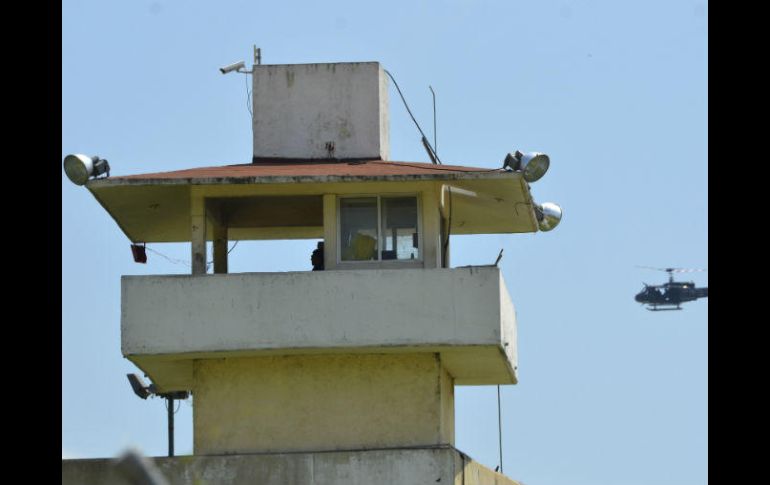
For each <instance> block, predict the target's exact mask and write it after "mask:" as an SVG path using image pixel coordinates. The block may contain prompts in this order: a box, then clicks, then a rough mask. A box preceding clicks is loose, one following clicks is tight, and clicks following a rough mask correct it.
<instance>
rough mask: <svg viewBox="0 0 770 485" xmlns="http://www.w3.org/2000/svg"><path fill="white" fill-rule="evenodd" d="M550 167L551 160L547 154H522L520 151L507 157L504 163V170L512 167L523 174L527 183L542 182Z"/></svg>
mask: <svg viewBox="0 0 770 485" xmlns="http://www.w3.org/2000/svg"><path fill="white" fill-rule="evenodd" d="M550 165H551V159H550V158H548V155H546V154H545V153H540V152H530V153H521V152H520V151H518V150H516V152H514V153H509V154H508V155H506V156H505V161H504V162H503V168H506V167H511V169H512V170H515V171H517V172H522V174H523V175H524V180H526V181H527V182H535V181H537V180H540V178H541V177H542V176H543V175H545V173H546V172H547V171H548V167H549V166H550Z"/></svg>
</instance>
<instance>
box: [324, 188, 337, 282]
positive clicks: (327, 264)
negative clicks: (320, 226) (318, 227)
mask: <svg viewBox="0 0 770 485" xmlns="http://www.w3.org/2000/svg"><path fill="white" fill-rule="evenodd" d="M336 267H337V196H336V195H334V194H324V269H326V270H330V269H335V268H336Z"/></svg>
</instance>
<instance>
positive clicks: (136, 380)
mask: <svg viewBox="0 0 770 485" xmlns="http://www.w3.org/2000/svg"><path fill="white" fill-rule="evenodd" d="M126 377H128V382H129V383H130V384H131V389H133V390H134V394H136V395H137V396H139V397H141V398H142V399H147V398H148V397H149V396H151V395H152V394H155V386H154V385H152V384H150V385H149V386H148V385H146V384H145V383H144V381H143V380H142V378H141V377H139V376H138V375H136V374H126Z"/></svg>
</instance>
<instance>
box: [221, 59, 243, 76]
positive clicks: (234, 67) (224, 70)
mask: <svg viewBox="0 0 770 485" xmlns="http://www.w3.org/2000/svg"><path fill="white" fill-rule="evenodd" d="M239 69H246V63H245V62H243V61H239V62H236V63H233V64H230V65H229V66H225V67H220V68H219V71H220V72H221V73H222V74H227V73H229V72H233V71H237V72H240V71H238V70H239Z"/></svg>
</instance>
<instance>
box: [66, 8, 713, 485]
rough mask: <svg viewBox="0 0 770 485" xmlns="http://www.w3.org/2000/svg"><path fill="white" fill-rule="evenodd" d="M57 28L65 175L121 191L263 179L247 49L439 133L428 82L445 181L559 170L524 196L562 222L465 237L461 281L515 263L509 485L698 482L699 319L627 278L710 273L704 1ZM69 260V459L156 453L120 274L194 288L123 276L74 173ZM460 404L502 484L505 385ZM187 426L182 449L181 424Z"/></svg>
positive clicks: (456, 240) (160, 427)
mask: <svg viewBox="0 0 770 485" xmlns="http://www.w3.org/2000/svg"><path fill="white" fill-rule="evenodd" d="M62 14H63V18H62V147H61V150H62V151H61V153H62V157H63V156H64V155H65V154H68V153H88V154H98V155H101V156H103V157H105V158H107V159H108V160H109V161H110V164H111V165H112V173H113V175H125V174H133V173H143V172H152V171H165V170H176V169H182V168H190V167H198V166H210V165H224V164H231V163H245V162H248V161H250V157H251V127H250V122H249V114H248V112H247V110H246V83H245V79H244V78H245V76H242V75H228V76H222V75H221V74H220V73H219V71H218V70H217V68H218V67H219V66H222V65H225V64H229V63H231V62H235V61H237V60H241V59H243V60H246V61H250V58H251V49H252V45H253V44H256V45H257V46H259V47H261V48H262V53H263V63H265V64H286V63H309V62H333V61H379V62H381V63H382V64H383V65H384V67H385V68H386V69H388V70H389V71H390V72H392V73H393V75H394V76H396V79H397V81H398V83H399V85H400V86H401V88H402V90H403V91H404V94H405V95H406V97H407V100H408V101H409V103H410V105H411V107H412V110H413V112H414V113H415V115H416V116H417V118H418V120H419V121H420V122H421V124H422V125H423V128H424V129H426V130H427V131H428V133H429V134H430V133H431V132H432V106H431V95H430V91H429V89H428V86H429V85H432V86H433V88H434V90H435V91H436V94H437V104H438V107H437V111H438V151H439V154H440V155H441V157H442V159H443V160H444V162H445V163H452V164H460V165H470V166H479V167H490V168H492V167H499V166H501V164H502V160H503V158H504V156H505V154H506V153H507V152H509V151H513V150H516V149H519V150H522V151H531V150H537V151H543V152H546V153H548V154H549V155H550V156H551V170H550V171H549V172H548V174H547V175H546V176H545V177H544V178H543V179H541V180H540V181H539V182H537V183H535V184H533V185H532V190H533V193H534V195H535V198H536V199H537V200H538V201H554V202H557V203H559V204H560V205H561V206H562V207H563V208H564V214H565V215H564V220H563V222H562V224H561V225H560V226H559V227H558V228H557V229H556V230H554V231H552V232H549V233H538V234H528V235H490V236H463V237H453V240H452V242H453V252H452V262H453V265H456V266H461V265H466V264H474V263H480V264H487V263H490V262H492V261H494V259H495V257H496V256H497V253H498V252H499V250H500V249H501V248H504V249H505V256H504V258H503V260H502V262H501V267H502V269H503V272H504V277H505V280H506V283H507V285H508V289H509V291H510V293H511V297H512V299H513V302H514V305H515V306H516V311H517V316H518V322H519V377H520V383H519V384H518V385H516V386H505V387H503V389H502V401H503V453H504V457H503V458H504V470H505V472H506V474H507V475H509V476H511V477H512V478H515V479H518V480H521V481H523V482H525V483H527V484H528V485H535V484H537V485H557V484H570V485H649V484H670V485H689V484H704V483H707V458H708V423H707V416H708V369H707V359H708V300H700V301H697V302H693V303H689V304H687V305H686V306H685V310H684V311H681V312H658V313H653V312H648V311H646V310H644V309H643V308H642V307H641V306H640V305H639V304H638V303H636V302H634V300H633V296H634V294H635V293H636V292H638V291H639V290H640V288H641V286H642V281H645V282H648V283H655V282H662V281H664V280H665V277H666V275H665V274H663V273H656V272H653V271H649V270H643V269H639V268H636V267H635V266H636V265H647V266H679V267H690V268H703V267H707V266H708V189H707V180H708V176H707V162H708V160H707V135H708V128H707V117H708V101H707V91H708V79H707V67H708V64H707V54H708V45H707V34H708V30H707V18H708V6H707V4H706V3H705V2H702V1H699V0H688V1H668V0H666V1H664V0H650V1H646V2H616V1H610V0H597V1H592V2H589V1H567V0H562V1H557V2H551V1H547V2H535V1H530V2H523V1H482V0H447V1H443V2H426V1H416V0H411V1H400V0H399V1H391V2H361V1H339V2H335V1H326V2H313V1H302V2H300V1H285V2H254V1H239V2H206V1H184V2H182V1H150V0H146V1H140V2H103V1H95V0H93V1H91V0H89V1H74V0H65V1H64V2H63V5H62ZM390 100H391V103H390V119H391V158H392V159H393V160H401V161H428V160H427V157H426V155H425V152H424V150H423V148H422V146H421V144H420V138H419V135H418V133H417V131H416V129H415V128H414V126H413V125H412V122H411V120H410V119H409V117H408V115H407V113H406V111H405V110H404V108H403V106H402V105H401V103H400V101H399V99H398V97H397V94H396V92H395V90H394V89H393V87H392V86H391V92H390ZM62 243H63V244H62V261H63V262H62V292H63V294H62V456H65V457H104V456H114V455H115V454H117V453H118V452H120V451H121V450H122V449H123V448H124V447H126V446H127V445H135V446H138V447H140V448H141V449H142V450H143V451H144V452H145V453H147V454H151V455H164V454H165V452H166V428H165V426H166V416H165V409H164V406H163V402H162V401H160V400H158V399H154V400H148V401H142V400H140V399H138V398H136V397H135V396H134V395H133V394H132V392H131V390H130V388H129V385H128V383H127V381H126V378H125V374H126V373H128V372H136V371H137V370H136V368H135V367H134V366H133V364H131V363H130V362H128V361H127V360H125V359H123V357H122V356H121V353H120V286H119V285H120V276H121V275H130V274H168V273H187V272H189V269H188V268H186V267H185V266H183V265H181V264H173V263H171V262H169V261H167V260H165V259H163V258H162V257H160V256H158V255H156V254H154V253H149V263H148V264H147V265H146V266H144V265H139V264H135V263H133V261H132V258H131V253H130V250H129V241H128V240H127V238H126V237H125V236H124V235H123V233H122V232H121V231H120V229H119V228H118V227H117V225H116V224H115V223H114V221H113V220H112V219H111V218H110V217H109V215H108V214H107V213H106V212H105V211H104V210H103V209H102V207H101V206H100V205H99V204H98V202H97V201H96V200H95V199H94V198H93V197H92V196H91V194H90V193H89V192H88V191H87V190H86V189H84V188H82V187H77V186H75V185H73V184H71V183H70V182H69V181H68V180H67V179H66V177H65V176H64V173H63V171H62ZM313 245H314V242H313V241H300V242H292V243H288V244H287V243H280V244H278V243H273V244H271V243H250V244H247V243H241V244H240V245H239V246H238V247H237V248H236V249H235V251H233V253H232V254H231V258H232V259H231V270H232V271H284V270H305V269H308V263H309V254H310V252H311V250H312V248H313ZM150 247H151V248H153V249H155V250H157V251H160V252H162V253H163V254H165V255H167V256H168V257H170V258H178V259H186V260H189V246H186V245H159V244H155V245H151V246H150ZM685 276H689V277H688V278H686V279H693V280H695V281H696V282H697V283H698V284H702V285H705V284H707V283H708V273H695V274H693V275H685ZM84 389H88V390H89V391H87V392H86V391H84ZM456 395H457V401H456V427H457V436H456V438H457V439H456V445H457V447H458V448H459V449H461V450H463V451H464V452H466V453H468V454H469V455H470V456H471V457H473V458H474V459H476V460H478V461H480V462H481V463H483V464H485V465H487V466H490V467H494V466H495V465H496V464H497V461H498V458H497V453H498V449H497V409H496V388H495V387H494V386H490V387H460V388H457V390H456ZM176 416H177V439H176V443H177V451H178V452H179V453H190V452H191V450H192V408H191V406H190V405H189V404H188V403H182V404H181V406H180V410H179V412H178V414H177V415H176Z"/></svg>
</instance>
